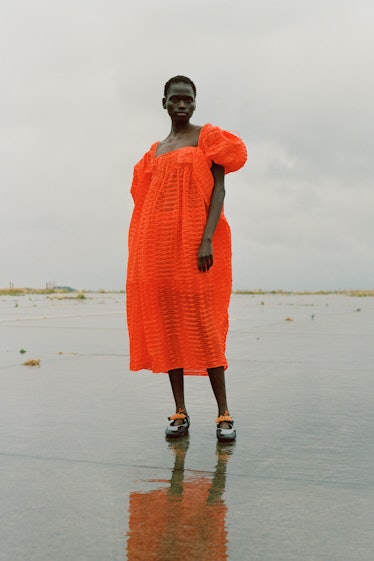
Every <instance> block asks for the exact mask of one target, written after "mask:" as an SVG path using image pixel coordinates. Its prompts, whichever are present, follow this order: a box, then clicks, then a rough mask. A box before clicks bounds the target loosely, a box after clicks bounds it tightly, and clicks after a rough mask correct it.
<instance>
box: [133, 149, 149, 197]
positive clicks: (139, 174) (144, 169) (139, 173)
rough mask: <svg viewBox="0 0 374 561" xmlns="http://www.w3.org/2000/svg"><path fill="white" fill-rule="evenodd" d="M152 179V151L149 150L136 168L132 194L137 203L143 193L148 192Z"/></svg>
mask: <svg viewBox="0 0 374 561" xmlns="http://www.w3.org/2000/svg"><path fill="white" fill-rule="evenodd" d="M151 178H152V164H151V150H149V151H148V152H147V153H146V154H144V156H143V157H142V159H141V160H139V162H138V163H137V164H136V165H135V166H134V171H133V176H132V184H131V189H130V193H131V195H132V198H133V200H134V203H136V202H137V200H138V199H139V197H141V194H142V192H144V191H146V189H147V187H148V185H149V183H150V181H151Z"/></svg>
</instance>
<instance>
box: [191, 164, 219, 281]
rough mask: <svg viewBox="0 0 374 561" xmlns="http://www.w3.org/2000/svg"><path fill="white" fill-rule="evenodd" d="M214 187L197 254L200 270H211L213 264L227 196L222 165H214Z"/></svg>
mask: <svg viewBox="0 0 374 561" xmlns="http://www.w3.org/2000/svg"><path fill="white" fill-rule="evenodd" d="M212 174H213V178H214V187H213V191H212V197H211V200H210V205H209V211H208V218H207V222H206V226H205V228H204V233H203V237H202V240H201V244H200V247H199V251H198V255H197V267H198V269H199V271H201V272H203V273H204V272H206V271H209V269H210V267H211V266H212V265H213V244H212V238H213V234H214V232H215V229H216V227H217V224H218V220H219V217H220V215H221V211H222V206H223V201H224V198H225V172H224V168H223V167H222V166H218V165H217V164H213V165H212Z"/></svg>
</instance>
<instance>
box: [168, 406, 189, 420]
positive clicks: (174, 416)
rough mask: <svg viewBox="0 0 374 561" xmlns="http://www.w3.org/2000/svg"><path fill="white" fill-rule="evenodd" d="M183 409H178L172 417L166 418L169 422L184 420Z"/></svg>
mask: <svg viewBox="0 0 374 561" xmlns="http://www.w3.org/2000/svg"><path fill="white" fill-rule="evenodd" d="M183 411H184V409H178V413H174V415H170V417H168V419H169V421H176V420H177V419H185V418H186V414H185V413H183Z"/></svg>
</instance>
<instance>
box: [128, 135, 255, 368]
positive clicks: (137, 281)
mask: <svg viewBox="0 0 374 561" xmlns="http://www.w3.org/2000/svg"><path fill="white" fill-rule="evenodd" d="M157 145H158V143H157V142H156V143H154V144H153V145H152V146H151V148H150V150H149V151H148V152H147V153H146V154H145V155H144V156H143V158H142V159H141V160H140V161H139V162H138V163H137V164H136V166H135V168H134V176H133V182H132V186H131V194H132V196H133V199H134V204H135V206H134V211H133V215H132V219H131V223H130V229H129V258H128V269H127V282H126V302H127V321H128V327H129V337H130V370H141V369H147V370H151V371H152V372H168V371H169V370H172V369H175V368H184V372H185V374H194V375H206V374H207V371H206V369H207V368H214V367H217V366H224V368H227V360H226V356H225V347H226V335H227V329H228V305H229V300H230V293H231V282H232V273H231V233H230V228H229V225H228V223H227V220H226V218H225V216H224V213H223V211H222V213H221V216H220V219H219V221H218V224H217V227H216V231H215V233H214V236H213V250H214V264H213V266H212V267H211V268H210V269H209V271H207V272H200V271H199V270H198V268H197V253H198V249H199V246H200V243H201V238H202V235H203V231H204V228H205V225H206V221H207V216H208V211H209V204H210V198H211V194H212V189H213V185H214V183H213V176H212V173H211V170H210V168H211V165H212V162H214V163H216V164H219V165H222V166H224V168H225V173H229V172H232V171H236V170H237V169H239V168H240V167H242V166H243V165H244V163H245V161H246V158H247V152H246V148H245V145H244V143H243V142H242V141H241V140H240V138H239V137H237V136H235V135H233V134H231V133H229V132H226V131H223V130H222V129H220V128H219V127H215V126H212V125H210V124H206V125H204V126H203V127H202V129H201V131H200V137H199V142H198V146H197V147H192V146H186V147H183V148H179V149H177V150H174V151H173V152H168V153H166V154H161V155H159V156H156V149H157Z"/></svg>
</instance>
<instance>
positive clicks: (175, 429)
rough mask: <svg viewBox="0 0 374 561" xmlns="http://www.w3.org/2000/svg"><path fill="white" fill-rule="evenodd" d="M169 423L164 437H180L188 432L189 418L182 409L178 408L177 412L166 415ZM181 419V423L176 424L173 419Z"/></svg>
mask: <svg viewBox="0 0 374 561" xmlns="http://www.w3.org/2000/svg"><path fill="white" fill-rule="evenodd" d="M168 419H169V423H168V425H167V427H166V429H165V435H166V438H180V437H181V436H184V435H186V434H187V433H188V429H189V427H190V418H189V416H188V415H187V413H186V412H185V411H184V409H179V410H178V413H174V415H170V417H168ZM178 419H181V420H182V421H183V423H181V424H178V425H176V424H175V421H177V420H178Z"/></svg>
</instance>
